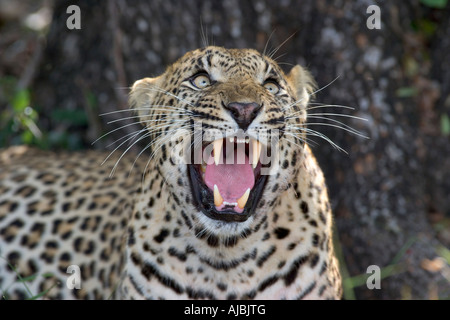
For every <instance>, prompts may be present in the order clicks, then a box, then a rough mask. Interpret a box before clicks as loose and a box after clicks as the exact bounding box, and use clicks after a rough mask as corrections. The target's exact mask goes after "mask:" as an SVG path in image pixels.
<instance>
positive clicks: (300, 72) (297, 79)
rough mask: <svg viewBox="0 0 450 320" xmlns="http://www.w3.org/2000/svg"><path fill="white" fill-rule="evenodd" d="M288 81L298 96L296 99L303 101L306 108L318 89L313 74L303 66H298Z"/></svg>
mask: <svg viewBox="0 0 450 320" xmlns="http://www.w3.org/2000/svg"><path fill="white" fill-rule="evenodd" d="M287 79H288V82H289V84H290V85H291V87H292V89H293V90H294V92H295V94H296V99H297V100H301V101H300V103H301V104H302V105H305V106H306V105H307V104H308V102H309V98H310V97H311V96H312V95H313V94H314V90H315V88H316V82H315V81H314V79H313V77H312V76H311V74H310V73H309V72H308V71H307V70H306V69H305V68H303V67H302V66H300V65H296V66H295V67H293V68H292V69H291V71H290V72H289V74H288V75H287Z"/></svg>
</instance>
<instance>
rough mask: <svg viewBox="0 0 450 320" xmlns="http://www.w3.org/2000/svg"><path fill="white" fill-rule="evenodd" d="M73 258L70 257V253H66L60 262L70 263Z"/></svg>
mask: <svg viewBox="0 0 450 320" xmlns="http://www.w3.org/2000/svg"><path fill="white" fill-rule="evenodd" d="M70 259H72V257H71V256H70V253H68V252H64V253H63V254H62V255H61V257H60V258H59V260H60V261H70Z"/></svg>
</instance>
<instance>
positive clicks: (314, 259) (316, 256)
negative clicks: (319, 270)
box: [310, 253, 320, 268]
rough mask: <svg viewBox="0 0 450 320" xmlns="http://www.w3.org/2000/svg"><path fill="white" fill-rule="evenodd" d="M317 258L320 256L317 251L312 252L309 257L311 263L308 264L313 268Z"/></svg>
mask: <svg viewBox="0 0 450 320" xmlns="http://www.w3.org/2000/svg"><path fill="white" fill-rule="evenodd" d="M319 259H320V257H319V255H318V254H317V253H315V254H313V256H312V257H311V264H310V266H311V268H314V267H315V266H316V265H317V263H318V262H319Z"/></svg>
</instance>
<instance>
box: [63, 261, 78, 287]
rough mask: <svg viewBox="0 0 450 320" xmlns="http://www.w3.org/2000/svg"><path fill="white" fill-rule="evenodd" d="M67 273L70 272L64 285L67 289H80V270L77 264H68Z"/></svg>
mask: <svg viewBox="0 0 450 320" xmlns="http://www.w3.org/2000/svg"><path fill="white" fill-rule="evenodd" d="M66 272H67V273H71V274H72V275H70V276H69V277H68V278H67V280H66V286H67V288H69V289H81V270H80V267H79V266H77V265H74V264H73V265H70V266H68V267H67V271H66Z"/></svg>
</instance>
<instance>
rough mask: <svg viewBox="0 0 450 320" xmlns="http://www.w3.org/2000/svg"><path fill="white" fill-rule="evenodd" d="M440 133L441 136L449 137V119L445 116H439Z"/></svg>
mask: <svg viewBox="0 0 450 320" xmlns="http://www.w3.org/2000/svg"><path fill="white" fill-rule="evenodd" d="M441 133H442V135H443V136H449V135H450V118H449V117H448V115H447V114H443V115H441Z"/></svg>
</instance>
